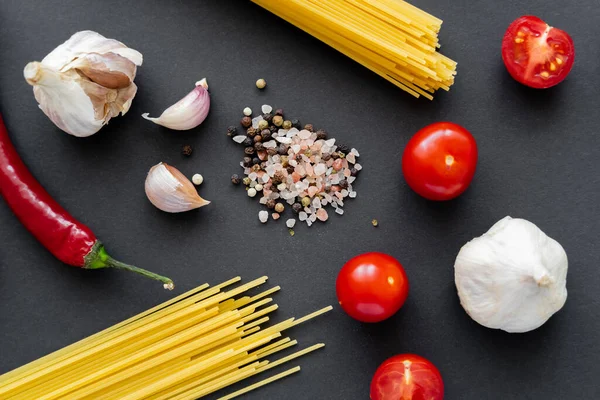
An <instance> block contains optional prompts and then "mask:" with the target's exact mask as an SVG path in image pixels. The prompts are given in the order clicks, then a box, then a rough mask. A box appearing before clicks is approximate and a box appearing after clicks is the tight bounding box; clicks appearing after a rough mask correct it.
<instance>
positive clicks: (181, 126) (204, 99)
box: [142, 78, 210, 131]
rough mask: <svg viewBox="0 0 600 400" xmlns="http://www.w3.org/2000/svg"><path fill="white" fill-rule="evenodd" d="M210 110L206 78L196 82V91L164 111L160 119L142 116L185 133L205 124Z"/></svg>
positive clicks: (146, 115) (146, 114)
mask: <svg viewBox="0 0 600 400" xmlns="http://www.w3.org/2000/svg"><path fill="white" fill-rule="evenodd" d="M209 110H210V95H209V93H208V84H207V82H206V78H205V79H202V80H201V81H198V82H196V87H195V88H194V90H192V91H191V92H189V93H188V94H187V95H186V96H185V97H184V98H182V99H181V100H179V101H178V102H177V103H175V104H173V105H172V106H171V107H169V108H167V109H166V110H165V111H163V113H162V114H161V115H160V117H158V118H152V117H149V116H148V115H149V114H148V113H145V114H142V117H143V118H145V119H147V120H149V121H152V122H154V123H155V124H158V125H162V126H164V127H166V128H169V129H174V130H179V131H183V130H188V129H192V128H195V127H197V126H198V125H200V124H201V123H202V122H204V120H205V119H206V116H207V115H208V112H209Z"/></svg>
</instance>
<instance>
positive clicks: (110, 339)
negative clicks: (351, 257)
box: [0, 277, 331, 400]
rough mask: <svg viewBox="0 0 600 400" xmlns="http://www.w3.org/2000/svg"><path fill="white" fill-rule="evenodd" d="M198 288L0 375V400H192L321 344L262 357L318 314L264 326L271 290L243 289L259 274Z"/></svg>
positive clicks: (290, 342) (258, 282) (289, 342)
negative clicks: (274, 357) (291, 330)
mask: <svg viewBox="0 0 600 400" xmlns="http://www.w3.org/2000/svg"><path fill="white" fill-rule="evenodd" d="M239 281H240V278H239V277H237V278H234V279H231V280H229V281H227V282H224V283H222V284H220V285H217V286H214V287H210V286H209V285H208V284H205V285H202V286H199V287H197V288H196V289H193V290H191V291H189V292H187V293H184V294H182V295H180V296H178V297H176V298H175V299H173V300H170V301H167V302H165V303H163V304H161V305H158V306H156V307H154V308H152V309H150V310H148V311H145V312H143V313H141V314H139V315H136V316H134V317H132V318H130V319H128V320H126V321H123V322H121V323H120V324H117V325H115V326H112V327H110V328H108V329H106V330H104V331H102V332H99V333H97V334H95V335H93V336H90V337H88V338H86V339H83V340H81V341H79V342H77V343H74V344H72V345H70V346H67V347H65V348H63V349H61V350H58V351H56V352H54V353H51V354H49V355H47V356H45V357H42V358H40V359H38V360H36V361H33V362H31V363H29V364H27V365H24V366H22V367H20V368H17V369H15V370H13V371H10V372H8V373H6V374H4V375H1V376H0V399H6V400H7V399H36V400H50V399H70V400H77V399H98V400H99V399H120V400H133V399H153V400H163V399H165V400H166V399H173V400H175V399H177V400H183V399H190V400H191V399H196V398H200V397H203V396H206V395H208V394H210V393H214V392H216V391H218V390H220V389H223V388H225V387H227V386H229V385H232V384H234V383H236V382H239V381H241V380H243V379H246V378H249V377H251V376H253V375H256V374H260V373H262V372H264V371H267V370H269V369H272V368H275V367H277V366H279V365H281V364H283V363H285V362H287V361H290V360H292V359H295V358H297V357H300V356H302V355H304V354H307V353H310V352H311V351H314V350H317V349H319V348H322V347H323V346H324V344H322V343H319V344H315V345H313V346H310V347H307V348H305V349H303V350H300V351H297V352H295V353H292V354H289V355H287V356H285V357H281V358H279V359H277V360H274V361H271V360H267V359H266V357H269V356H270V355H272V354H274V353H277V352H279V351H281V350H285V349H287V348H290V347H292V346H294V345H295V344H296V343H297V342H296V341H295V340H292V339H290V338H289V337H285V338H282V334H281V333H282V331H284V330H286V329H289V328H291V327H293V326H295V325H298V324H300V323H302V322H305V321H307V320H309V319H311V318H313V317H316V316H318V315H320V314H323V313H325V312H327V311H329V310H331V307H326V308H323V309H321V310H319V311H316V312H314V313H312V314H309V315H307V316H305V317H303V318H300V319H294V318H290V319H287V320H285V321H283V322H279V323H277V324H273V325H271V326H265V325H264V324H265V323H266V322H267V321H269V317H268V314H269V313H271V312H273V311H275V310H276V309H277V305H276V304H272V305H269V303H271V301H272V299H271V298H270V297H269V296H270V295H271V294H273V293H275V292H277V291H278V290H279V287H278V286H276V287H274V288H271V289H268V290H266V291H264V292H262V293H258V294H256V295H253V296H251V295H249V294H248V293H246V292H247V291H249V290H251V289H253V288H255V287H257V286H259V285H261V284H263V283H265V282H266V281H267V277H262V278H259V279H256V280H254V281H252V282H249V283H247V284H244V285H240V286H237V287H234V288H231V289H229V290H227V291H223V289H224V288H226V287H228V286H231V285H233V284H235V283H237V282H239ZM299 370H300V367H299V366H296V367H294V368H291V369H288V370H286V371H283V372H281V373H278V374H276V375H273V376H271V377H269V378H266V379H264V380H262V381H259V382H257V383H255V384H253V385H250V386H248V387H246V388H244V389H241V390H238V391H236V392H233V393H231V394H228V395H226V396H224V397H222V398H221V399H223V400H226V399H231V398H234V397H236V396H239V395H241V394H244V393H246V392H248V391H250V390H253V389H256V388H258V387H260V386H263V385H266V384H268V383H270V382H273V381H275V380H278V379H281V378H284V377H286V376H288V375H290V374H292V373H294V372H297V371H299Z"/></svg>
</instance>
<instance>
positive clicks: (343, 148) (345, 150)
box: [337, 144, 350, 154]
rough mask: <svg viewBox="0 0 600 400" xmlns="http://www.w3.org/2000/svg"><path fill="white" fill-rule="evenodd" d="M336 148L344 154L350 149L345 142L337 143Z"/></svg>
mask: <svg viewBox="0 0 600 400" xmlns="http://www.w3.org/2000/svg"><path fill="white" fill-rule="evenodd" d="M337 149H338V151H341V152H342V153H344V154H348V153H349V152H350V149H349V148H348V146H346V145H345V144H338V146H337Z"/></svg>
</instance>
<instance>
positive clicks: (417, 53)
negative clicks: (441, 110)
mask: <svg viewBox="0 0 600 400" xmlns="http://www.w3.org/2000/svg"><path fill="white" fill-rule="evenodd" d="M252 1H253V2H254V3H256V4H258V5H260V6H261V7H263V8H265V9H267V10H269V11H270V12H272V13H274V14H276V15H278V16H280V17H281V18H283V19H285V20H286V21H288V22H290V23H291V24H293V25H295V26H297V27H298V28H300V29H302V30H304V31H305V32H307V33H309V34H311V35H312V36H314V37H316V38H317V39H319V40H321V41H322V42H324V43H327V44H328V45H329V46H331V47H333V48H335V49H336V50H338V51H340V52H342V53H344V54H345V55H347V56H348V57H350V58H352V59H353V60H355V61H356V62H358V63H360V64H362V65H364V66H365V67H367V68H369V69H370V70H372V71H373V72H375V73H377V74H378V75H380V76H382V77H383V78H385V79H387V80H388V81H390V82H392V83H393V84H394V85H396V86H398V87H400V88H401V89H403V90H405V91H407V92H408V93H410V94H412V95H413V96H415V97H419V96H425V97H427V98H428V99H430V100H431V99H433V96H432V95H431V94H432V93H435V91H436V90H438V89H444V90H449V89H450V86H451V85H452V84H453V83H454V75H456V62H454V61H452V60H451V59H449V58H448V57H446V56H444V55H442V54H440V53H438V52H437V51H436V50H437V48H438V47H440V46H439V44H438V37H437V35H438V33H439V31H440V27H441V25H442V21H441V20H440V19H438V18H436V17H434V16H432V15H430V14H428V13H426V12H424V11H423V10H421V9H419V8H417V7H415V6H412V5H410V4H409V3H407V2H405V1H402V0H285V1H281V0H252Z"/></svg>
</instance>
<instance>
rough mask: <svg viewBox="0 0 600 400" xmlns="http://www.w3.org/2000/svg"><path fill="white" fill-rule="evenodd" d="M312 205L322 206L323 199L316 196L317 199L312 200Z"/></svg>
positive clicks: (314, 206)
mask: <svg viewBox="0 0 600 400" xmlns="http://www.w3.org/2000/svg"><path fill="white" fill-rule="evenodd" d="M312 206H313V208H315V209H316V208H321V200H320V199H319V198H318V197H315V199H314V200H313V202H312Z"/></svg>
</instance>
